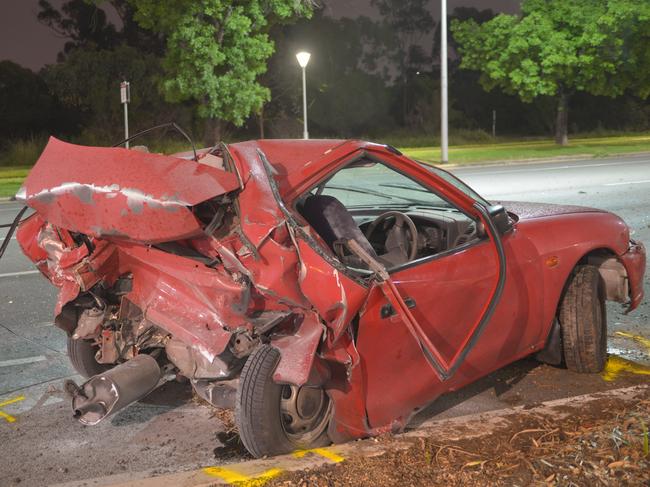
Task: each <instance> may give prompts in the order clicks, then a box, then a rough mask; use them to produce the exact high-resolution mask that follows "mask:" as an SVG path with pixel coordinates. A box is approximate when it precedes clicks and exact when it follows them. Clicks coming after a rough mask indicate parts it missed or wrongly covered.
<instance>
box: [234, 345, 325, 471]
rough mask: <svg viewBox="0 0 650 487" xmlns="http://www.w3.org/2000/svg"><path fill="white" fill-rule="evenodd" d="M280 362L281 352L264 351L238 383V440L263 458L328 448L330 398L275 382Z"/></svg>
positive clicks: (249, 362) (315, 390)
mask: <svg viewBox="0 0 650 487" xmlns="http://www.w3.org/2000/svg"><path fill="white" fill-rule="evenodd" d="M279 359H280V352H278V351H277V350H276V349H275V348H273V347H272V346H270V345H263V346H261V347H259V348H258V349H256V350H255V351H254V352H253V353H252V354H251V355H250V356H249V357H248V360H247V361H246V364H245V365H244V368H243V369H242V372H241V376H240V378H239V388H238V389H237V403H236V416H237V425H238V427H239V436H240V437H241V440H242V442H243V443H244V446H245V447H246V449H247V450H248V451H249V452H250V453H251V454H252V455H253V456H255V457H258V458H259V457H262V456H265V455H267V456H272V455H281V454H283V453H289V452H291V451H293V450H295V449H297V448H313V447H316V446H323V445H326V444H328V443H329V438H328V437H327V426H328V424H329V420H330V413H331V406H330V401H329V397H328V396H327V394H325V391H323V389H322V388H320V387H310V386H303V387H296V386H290V385H280V384H276V383H275V382H273V372H274V370H275V367H276V366H277V364H278V361H279Z"/></svg>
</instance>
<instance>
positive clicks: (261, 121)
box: [258, 105, 264, 139]
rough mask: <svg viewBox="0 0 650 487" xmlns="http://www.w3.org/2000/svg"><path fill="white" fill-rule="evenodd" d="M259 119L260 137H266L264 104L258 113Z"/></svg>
mask: <svg viewBox="0 0 650 487" xmlns="http://www.w3.org/2000/svg"><path fill="white" fill-rule="evenodd" d="M258 120H259V125H260V139H263V138H264V105H262V106H261V108H260V113H259V114H258Z"/></svg>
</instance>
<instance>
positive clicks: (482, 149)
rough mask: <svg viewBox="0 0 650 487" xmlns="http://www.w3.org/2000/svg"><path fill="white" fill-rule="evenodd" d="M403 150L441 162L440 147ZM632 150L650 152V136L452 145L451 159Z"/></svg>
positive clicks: (455, 161) (587, 154)
mask: <svg viewBox="0 0 650 487" xmlns="http://www.w3.org/2000/svg"><path fill="white" fill-rule="evenodd" d="M401 150H402V151H403V152H404V153H405V154H406V155H408V156H409V157H413V158H414V159H418V160H420V161H423V162H431V163H439V162H440V148H439V147H406V148H401ZM631 152H650V135H648V134H646V135H635V136H627V137H600V138H592V137H582V138H576V139H570V140H569V145H568V146H566V147H560V146H557V145H555V143H553V141H550V140H543V141H541V140H538V141H524V142H501V143H492V144H480V145H463V146H456V147H453V146H452V147H450V148H449V162H450V163H452V164H472V163H480V162H499V161H509V160H510V161H511V160H522V159H544V158H553V157H594V158H595V157H607V156H612V155H617V154H626V153H631Z"/></svg>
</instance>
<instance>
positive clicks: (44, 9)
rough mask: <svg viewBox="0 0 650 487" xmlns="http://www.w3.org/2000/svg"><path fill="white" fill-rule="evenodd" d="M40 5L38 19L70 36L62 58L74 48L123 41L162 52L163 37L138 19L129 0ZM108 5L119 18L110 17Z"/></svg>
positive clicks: (77, 0)
mask: <svg viewBox="0 0 650 487" xmlns="http://www.w3.org/2000/svg"><path fill="white" fill-rule="evenodd" d="M38 6H39V9H40V10H39V12H38V14H37V19H38V21H39V22H40V23H41V24H43V25H45V26H47V27H49V28H50V29H52V30H53V31H54V32H55V33H56V34H57V35H59V36H60V37H63V38H65V39H67V41H66V43H65V44H64V46H63V52H61V53H59V56H58V60H59V61H60V62H63V61H65V58H66V56H67V55H68V54H70V52H72V51H73V50H74V49H79V48H83V49H99V50H107V49H114V48H116V47H117V46H118V45H122V44H126V45H128V46H131V47H135V48H137V49H141V50H142V51H144V52H146V53H147V54H156V55H159V56H160V55H162V52H163V47H164V43H163V39H162V37H161V36H160V35H158V34H156V33H152V32H151V31H149V30H145V29H142V28H141V27H140V26H139V24H138V23H136V22H135V20H134V19H133V15H134V10H133V6H132V5H131V4H130V3H129V0H104V1H101V2H100V1H99V0H66V1H65V2H63V3H62V4H61V6H60V7H59V8H56V7H55V6H54V5H52V3H50V2H49V1H48V0H39V2H38ZM107 7H108V8H110V7H112V11H113V12H114V13H115V14H117V17H119V19H117V18H116V20H117V22H115V23H113V22H111V21H110V20H109V17H108V15H107V14H106V11H105V8H107ZM114 17H115V16H114Z"/></svg>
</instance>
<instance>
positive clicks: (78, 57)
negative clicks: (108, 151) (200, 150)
mask: <svg viewBox="0 0 650 487" xmlns="http://www.w3.org/2000/svg"><path fill="white" fill-rule="evenodd" d="M161 74H162V69H161V67H160V60H159V59H158V58H157V57H155V56H153V55H151V54H143V53H142V52H139V51H138V50H136V49H135V48H132V47H129V46H125V45H122V46H119V47H117V48H115V49H112V50H94V49H90V48H85V49H75V50H73V51H71V52H70V54H69V55H68V56H67V58H66V61H65V62H64V63H59V64H54V65H50V66H47V67H46V68H45V69H44V70H43V73H42V75H43V77H44V79H45V81H46V82H47V85H48V86H49V88H50V90H51V91H52V92H53V93H54V94H55V95H56V96H57V97H58V99H59V100H61V103H63V104H64V105H65V106H66V107H68V108H69V109H71V110H74V111H76V112H77V113H80V114H81V115H82V121H83V122H84V126H86V127H90V128H92V130H93V131H94V132H96V134H97V137H96V139H101V140H96V141H95V142H101V143H102V144H106V143H109V142H112V141H117V140H119V138H120V137H121V135H122V130H123V128H122V127H123V122H122V119H123V107H122V105H121V104H120V99H119V85H120V81H121V80H123V79H127V80H129V81H130V82H131V103H130V104H129V119H130V125H131V132H132V133H133V132H135V131H136V130H141V129H144V128H148V127H150V126H152V125H156V124H158V123H160V122H161V120H162V121H167V120H170V119H176V120H177V121H178V122H179V123H181V124H182V123H183V122H184V121H185V120H183V118H187V115H185V116H184V111H183V107H182V106H176V107H174V106H171V105H169V104H167V103H164V102H163V101H162V100H161V99H160V96H159V95H158V89H157V88H158V79H159V77H160V76H161ZM185 112H187V110H185Z"/></svg>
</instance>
